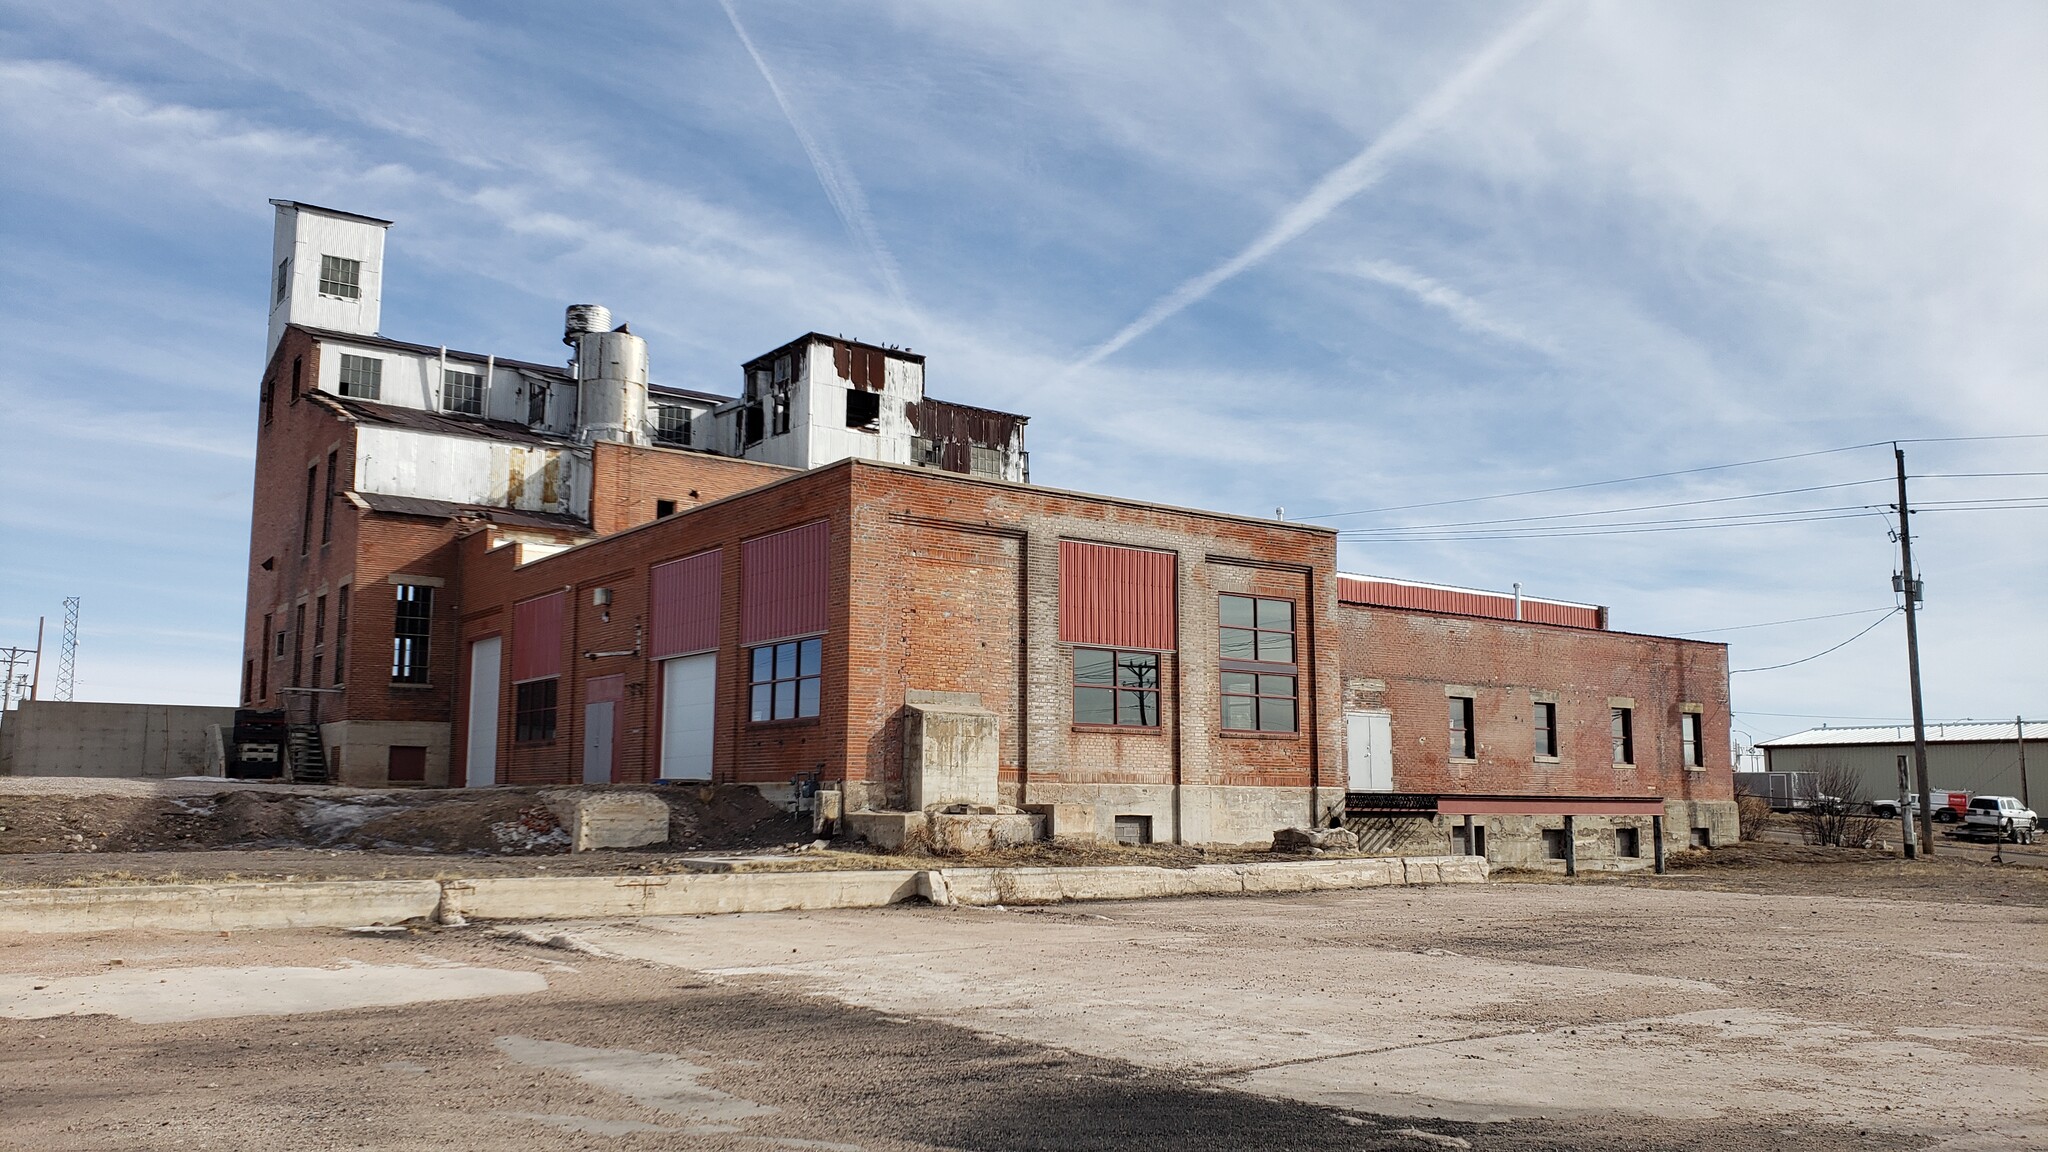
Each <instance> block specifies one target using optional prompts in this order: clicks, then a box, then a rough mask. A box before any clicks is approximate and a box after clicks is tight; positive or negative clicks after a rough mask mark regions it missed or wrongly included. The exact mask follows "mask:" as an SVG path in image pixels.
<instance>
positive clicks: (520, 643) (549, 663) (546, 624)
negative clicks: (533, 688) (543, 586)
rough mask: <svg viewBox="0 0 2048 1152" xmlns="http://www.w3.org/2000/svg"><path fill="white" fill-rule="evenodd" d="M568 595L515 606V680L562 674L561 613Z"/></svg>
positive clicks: (513, 650)
mask: <svg viewBox="0 0 2048 1152" xmlns="http://www.w3.org/2000/svg"><path fill="white" fill-rule="evenodd" d="M568 602H569V594H568V593H567V592H553V593H550V594H548V595H546V596H536V597H534V598H533V599H531V600H522V601H520V602H519V603H518V604H515V605H513V607H512V681H513V683H515V684H516V683H518V682H520V681H522V680H540V679H544V678H546V677H549V676H560V675H561V674H562V611H563V609H564V608H565V607H566V606H567V604H568Z"/></svg>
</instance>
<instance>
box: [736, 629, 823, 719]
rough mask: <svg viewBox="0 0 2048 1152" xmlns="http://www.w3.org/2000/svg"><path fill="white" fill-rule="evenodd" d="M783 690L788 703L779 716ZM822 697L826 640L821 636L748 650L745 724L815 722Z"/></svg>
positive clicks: (784, 641)
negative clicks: (805, 691) (807, 694)
mask: <svg viewBox="0 0 2048 1152" xmlns="http://www.w3.org/2000/svg"><path fill="white" fill-rule="evenodd" d="M785 655H786V656H787V660H785V659H784V657H785ZM764 658H765V660H766V665H765V667H764V665H763V660H764ZM764 673H765V675H764ZM806 686H809V688H810V690H811V691H810V699H809V700H808V702H807V701H806V700H805V698H804V689H805V687H806ZM785 689H786V698H787V700H788V704H789V708H788V714H787V715H783V714H782V712H783V710H784V709H783V702H784V699H785ZM764 693H765V695H764ZM824 698H825V638H824V637H823V636H822V635H820V636H800V637H797V638H796V639H793V640H778V641H775V642H774V643H772V644H756V645H754V646H753V647H751V648H749V649H747V722H748V723H750V724H778V723H784V722H787V721H792V720H815V719H817V717H818V714H819V712H820V711H822V710H823V705H824ZM806 708H808V709H809V710H808V711H806V710H805V709H806Z"/></svg>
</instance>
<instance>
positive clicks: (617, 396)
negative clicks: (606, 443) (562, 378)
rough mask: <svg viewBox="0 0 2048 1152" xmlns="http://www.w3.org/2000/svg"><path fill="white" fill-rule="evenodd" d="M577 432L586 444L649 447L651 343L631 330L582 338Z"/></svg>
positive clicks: (578, 361)
mask: <svg viewBox="0 0 2048 1152" xmlns="http://www.w3.org/2000/svg"><path fill="white" fill-rule="evenodd" d="M576 410H577V420H576V425H577V428H576V431H577V434H578V435H579V436H580V437H581V438H582V439H583V440H585V441H590V440H612V441H616V442H618V443H620V444H643V445H644V444H646V443H647V341H645V340H642V339H641V338H639V337H638V336H635V335H633V334H632V333H631V332H628V331H626V327H625V325H623V324H621V325H620V326H619V329H618V331H616V332H584V333H581V334H580V335H578V336H577V338H576Z"/></svg>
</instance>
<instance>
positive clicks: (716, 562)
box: [647, 548, 725, 660]
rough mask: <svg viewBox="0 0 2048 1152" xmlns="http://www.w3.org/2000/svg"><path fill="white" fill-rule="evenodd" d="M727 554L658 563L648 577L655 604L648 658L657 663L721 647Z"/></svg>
mask: <svg viewBox="0 0 2048 1152" xmlns="http://www.w3.org/2000/svg"><path fill="white" fill-rule="evenodd" d="M724 560H725V552H724V550H722V549H717V548H714V549H712V550H711V551H709V552H699V553H698V554H697V555H695V556H690V557H686V558H684V559H681V560H671V561H669V562H668V563H666V564H656V565H655V566H654V567H653V568H652V569H651V570H650V571H649V572H648V574H647V583H648V594H649V597H650V599H651V600H652V601H653V611H652V613H650V615H651V616H652V617H653V619H652V622H651V623H650V625H649V629H648V630H649V632H650V633H651V636H650V638H649V640H648V645H649V648H648V655H649V656H650V657H652V658H653V659H656V660H666V659H668V658H669V657H671V656H685V655H688V654H690V653H692V652H708V651H710V650H711V649H713V648H716V647H718V592H719V580H720V576H719V573H720V569H721V568H722V566H723V564H724Z"/></svg>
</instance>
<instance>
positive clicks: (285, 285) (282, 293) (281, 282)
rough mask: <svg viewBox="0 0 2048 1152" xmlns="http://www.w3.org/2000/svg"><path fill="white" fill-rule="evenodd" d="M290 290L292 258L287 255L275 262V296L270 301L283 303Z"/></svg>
mask: <svg viewBox="0 0 2048 1152" xmlns="http://www.w3.org/2000/svg"><path fill="white" fill-rule="evenodd" d="M291 290H292V258H291V257H289V256H287V257H285V258H284V259H282V260H279V261H278V262H277V296H276V298H275V299H273V300H272V301H271V303H272V304H274V305H275V304H282V303H284V298H285V297H286V296H287V295H289V294H290V293H291Z"/></svg>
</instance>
